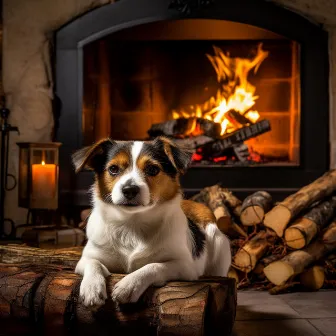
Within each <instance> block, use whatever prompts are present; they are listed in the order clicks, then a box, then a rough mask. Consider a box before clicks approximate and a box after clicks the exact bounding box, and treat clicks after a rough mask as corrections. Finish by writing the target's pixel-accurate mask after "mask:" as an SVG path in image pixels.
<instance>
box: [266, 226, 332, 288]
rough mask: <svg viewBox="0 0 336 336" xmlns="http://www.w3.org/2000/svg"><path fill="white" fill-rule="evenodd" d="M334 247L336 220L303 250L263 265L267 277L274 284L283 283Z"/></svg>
mask: <svg viewBox="0 0 336 336" xmlns="http://www.w3.org/2000/svg"><path fill="white" fill-rule="evenodd" d="M335 249H336V222H333V223H332V224H330V225H329V227H328V228H326V229H325V230H324V231H323V232H322V235H321V237H320V238H319V239H318V240H316V241H315V242H313V243H311V244H310V245H308V247H306V248H305V249H303V250H297V251H294V252H291V253H289V254H287V255H286V256H285V257H284V258H282V259H281V260H279V261H275V262H273V263H271V264H270V265H268V266H267V267H265V269H264V273H265V275H266V277H267V279H268V280H269V281H270V282H272V283H273V284H275V285H283V284H285V283H286V282H287V281H288V280H289V279H291V278H292V277H294V276H295V275H298V274H301V273H302V272H303V271H304V270H305V269H306V268H307V267H308V266H310V265H311V264H313V263H315V262H317V261H318V260H319V259H321V258H322V257H324V256H325V255H327V254H329V253H331V252H332V251H333V250H335Z"/></svg>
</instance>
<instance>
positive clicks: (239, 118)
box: [225, 110, 253, 127]
mask: <svg viewBox="0 0 336 336" xmlns="http://www.w3.org/2000/svg"><path fill="white" fill-rule="evenodd" d="M225 116H226V118H227V119H229V120H230V121H234V124H236V125H237V127H241V125H243V126H245V125H250V124H253V123H252V122H251V120H250V119H247V118H246V117H245V116H244V115H243V114H240V113H239V112H237V111H236V110H230V111H228V112H227V113H226V114H225Z"/></svg>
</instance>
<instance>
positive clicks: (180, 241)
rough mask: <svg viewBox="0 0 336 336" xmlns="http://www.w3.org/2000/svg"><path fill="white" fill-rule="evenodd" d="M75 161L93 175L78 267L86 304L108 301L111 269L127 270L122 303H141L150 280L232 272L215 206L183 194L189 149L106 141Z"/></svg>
mask: <svg viewBox="0 0 336 336" xmlns="http://www.w3.org/2000/svg"><path fill="white" fill-rule="evenodd" d="M72 159H73V163H74V166H75V170H76V172H78V171H80V170H82V169H83V168H87V169H91V170H93V171H94V173H95V182H94V184H93V186H92V200H93V209H92V212H91V215H90V217H89V219H88V223H87V238H88V241H87V244H86V246H85V248H84V250H83V253H82V256H81V259H80V260H79V262H78V264H77V266H76V270H75V272H76V273H78V274H80V275H82V276H83V280H82V282H81V285H80V299H81V300H82V302H83V304H84V305H85V306H89V307H93V306H101V305H103V304H104V303H105V300H106V299H107V292H106V280H105V278H106V277H107V276H109V275H110V274H111V273H127V275H126V276H125V277H124V278H123V279H122V280H121V281H119V282H118V283H117V284H116V285H115V287H114V288H113V290H112V299H113V300H114V301H115V302H116V303H117V304H126V303H131V302H136V301H138V299H139V298H140V297H141V295H142V294H143V293H144V292H145V291H146V289H147V288H148V287H149V286H163V285H164V284H165V283H166V282H167V281H171V280H182V281H184V280H186V281H192V280H197V279H199V278H200V277H201V276H226V275H227V273H228V270H229V267H230V265H231V250H230V242H229V240H228V238H227V237H226V236H225V235H224V234H223V233H222V232H221V231H220V230H219V229H218V227H217V225H216V219H215V217H214V215H213V213H212V211H211V210H210V209H209V208H207V207H206V206H204V205H202V204H199V203H196V202H192V201H189V200H182V191H181V186H180V182H179V178H180V176H181V175H182V174H184V173H185V172H186V170H187V167H188V166H189V164H190V162H191V153H190V152H188V151H186V150H184V149H182V148H180V147H179V146H177V145H176V144H175V143H174V142H173V141H172V140H170V139H168V138H165V137H158V138H156V139H155V140H153V141H113V140H111V139H104V140H101V141H99V142H98V143H96V144H94V145H93V146H90V147H85V148H83V149H80V150H79V151H77V152H75V153H74V154H73V156H72Z"/></svg>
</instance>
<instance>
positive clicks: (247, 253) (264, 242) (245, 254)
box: [233, 231, 275, 273]
mask: <svg viewBox="0 0 336 336" xmlns="http://www.w3.org/2000/svg"><path fill="white" fill-rule="evenodd" d="M274 241H275V236H274V235H273V234H272V233H270V232H266V231H259V232H258V233H257V234H256V235H255V236H254V237H253V238H252V239H250V240H249V241H247V242H246V243H245V245H244V246H243V247H242V248H241V249H239V251H238V252H237V253H236V255H235V256H234V257H233V266H234V267H235V268H237V269H239V270H241V271H243V272H246V273H248V272H251V271H252V270H253V269H254V267H255V266H256V264H257V262H258V260H259V259H260V258H261V257H262V256H263V255H264V254H265V253H266V252H267V250H268V248H269V246H270V244H271V243H273V242H274Z"/></svg>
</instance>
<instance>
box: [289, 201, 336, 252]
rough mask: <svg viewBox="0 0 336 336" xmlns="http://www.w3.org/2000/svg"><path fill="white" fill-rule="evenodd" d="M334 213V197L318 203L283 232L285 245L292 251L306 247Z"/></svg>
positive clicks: (335, 205)
mask: <svg viewBox="0 0 336 336" xmlns="http://www.w3.org/2000/svg"><path fill="white" fill-rule="evenodd" d="M335 212H336V197H335V196H334V197H331V198H330V199H329V200H327V201H325V202H322V203H320V204H319V205H317V206H316V207H315V208H313V209H311V210H310V211H309V212H308V213H306V214H305V215H304V216H303V217H301V218H298V219H297V220H296V221H295V222H294V223H293V224H292V225H291V226H289V227H288V228H287V229H286V230H285V235H284V238H285V241H286V244H287V245H288V246H289V247H291V248H294V249H301V248H303V247H305V246H307V245H308V244H309V243H310V242H311V240H312V239H313V238H314V237H315V236H316V235H317V234H318V233H319V232H320V231H321V230H322V229H323V228H324V227H326V226H327V225H328V224H329V223H330V221H331V220H332V218H334V216H335Z"/></svg>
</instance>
